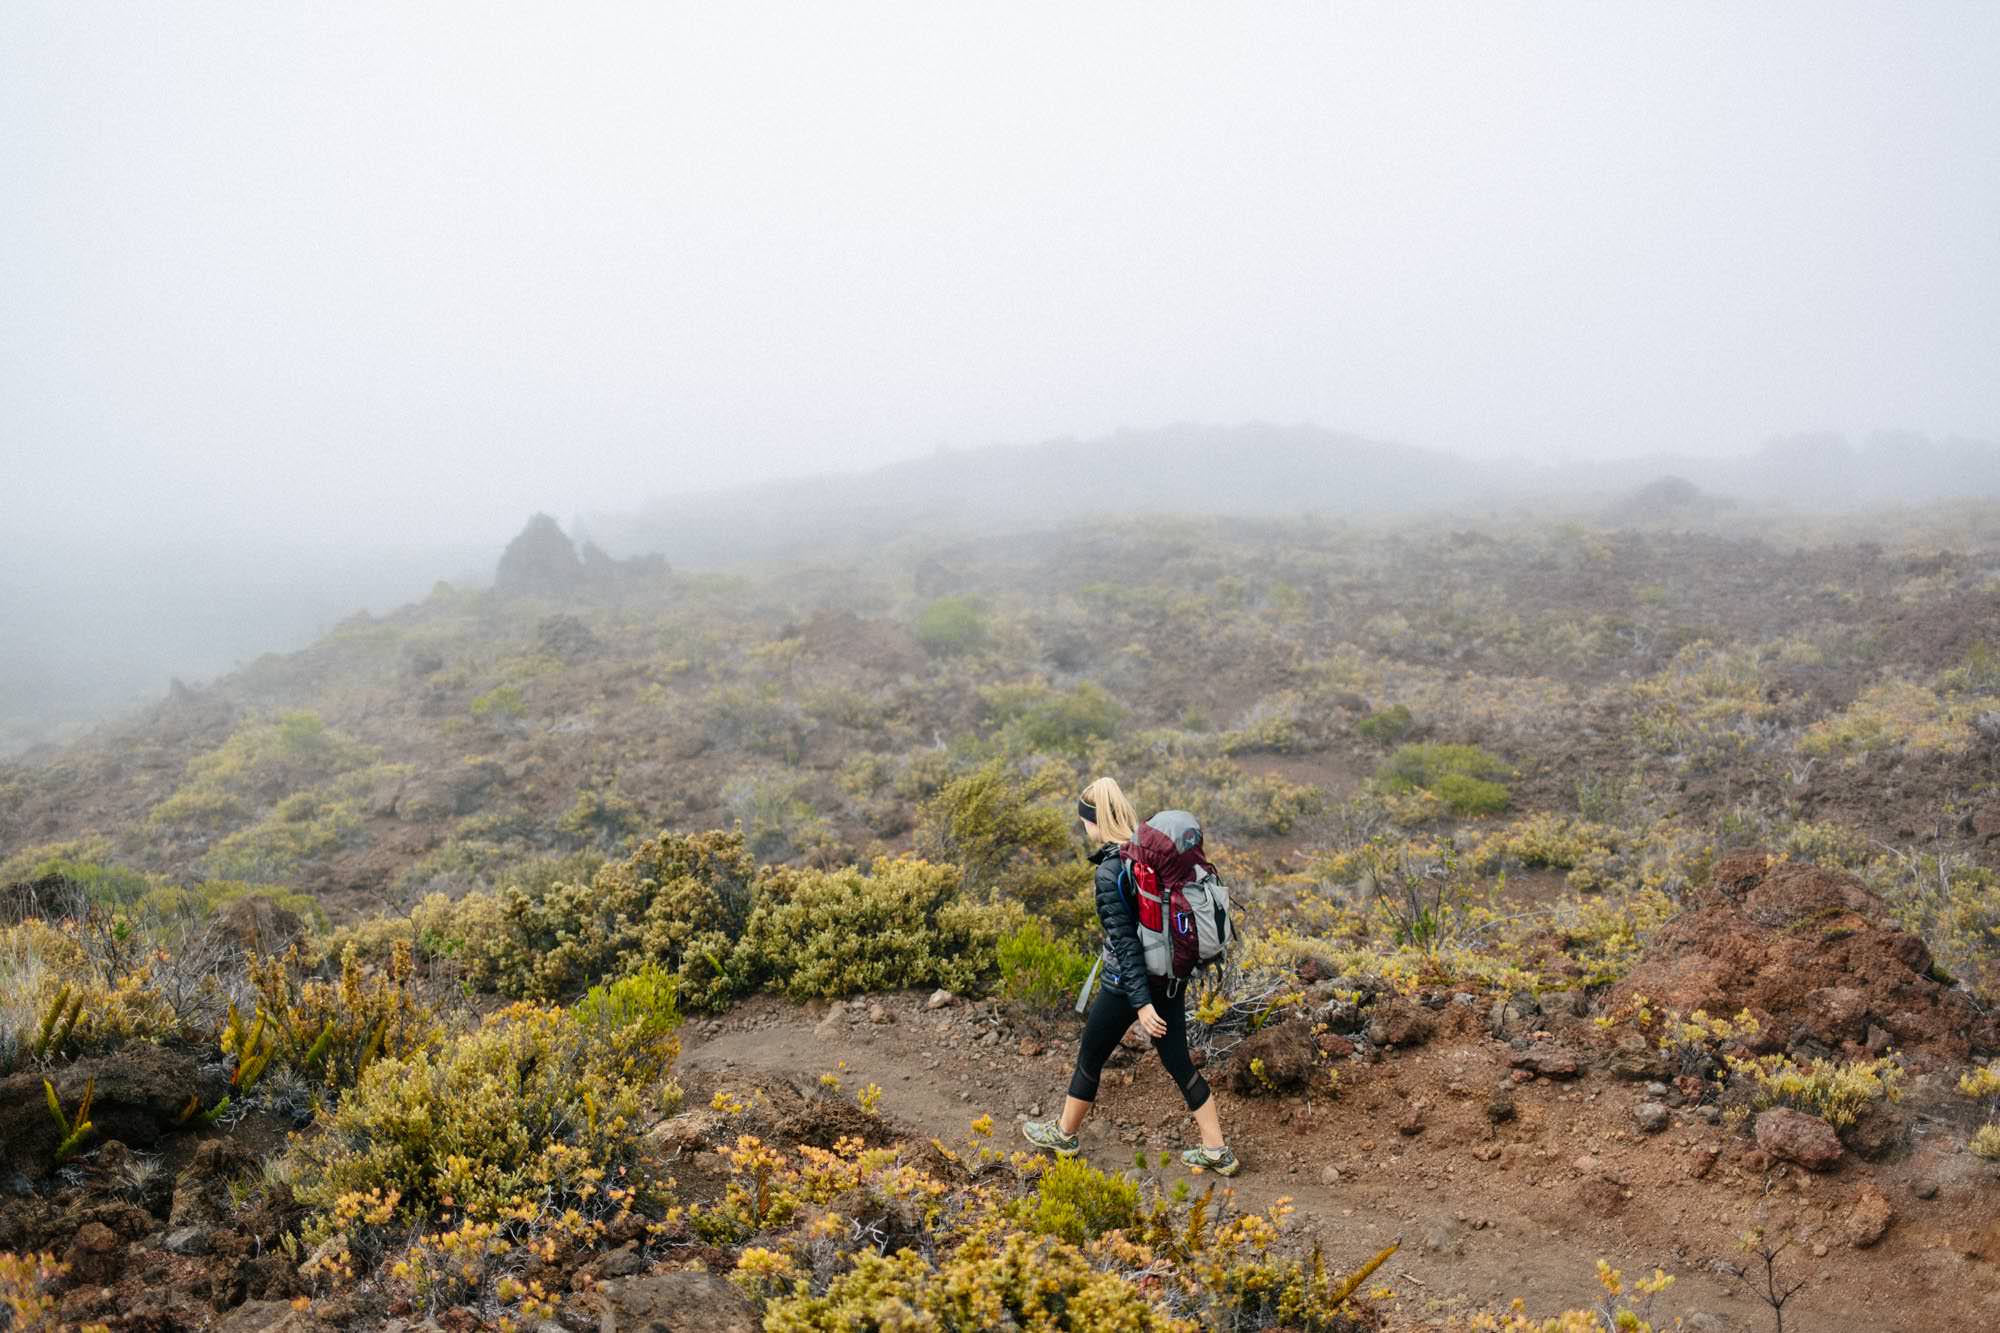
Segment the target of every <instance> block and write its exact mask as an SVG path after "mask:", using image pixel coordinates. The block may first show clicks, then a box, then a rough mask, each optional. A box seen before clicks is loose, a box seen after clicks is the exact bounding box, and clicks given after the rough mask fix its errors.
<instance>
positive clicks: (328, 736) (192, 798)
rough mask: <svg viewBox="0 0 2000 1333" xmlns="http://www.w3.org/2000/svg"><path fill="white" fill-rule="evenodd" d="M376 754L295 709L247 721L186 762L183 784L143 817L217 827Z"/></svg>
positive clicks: (360, 764)
mask: <svg viewBox="0 0 2000 1333" xmlns="http://www.w3.org/2000/svg"><path fill="white" fill-rule="evenodd" d="M373 758H374V753H373V752H372V751H371V750H370V749H369V748H368V747H367V746H364V745H361V744H360V743H358V742H356V741H353V740H351V739H349V738H348V737H346V736H343V735H341V734H340V733H339V732H337V731H334V730H333V729H332V728H330V727H328V726H327V725H326V723H325V721H323V720H322V719H321V718H320V716H319V715H318V714H317V713H313V712H309V711H305V710H295V711H292V712H286V713H280V714H278V715H277V716H276V717H274V718H271V719H268V720H261V721H254V722H247V723H245V724H243V725H242V726H240V727H238V728H237V729H236V730H235V731H234V732H232V733H231V734H230V737H229V739H228V740H226V741H224V742H223V743H222V745H221V746H220V747H218V748H216V749H214V750H211V751H209V752H208V753H207V754H203V755H198V756H196V757H195V758H194V759H191V760H189V761H188V766H187V773H186V777H185V780H184V781H183V782H182V783H181V786H180V787H179V788H178V789H177V790H175V792H174V793H173V794H172V795H171V796H169V797H168V798H167V799H166V800H164V801H162V802H160V804H158V805H157V806H154V807H153V810H152V812H151V813H150V814H149V815H148V816H147V820H148V822H149V823H152V824H154V825H156V826H171V827H191V828H207V829H220V828H226V827H228V826H229V825H230V824H233V823H236V822H238V821H240V820H242V819H245V818H248V817H249V816H250V815H252V814H253V813H254V812H255V811H256V810H257V809H259V808H261V807H263V806H266V805H268V804H270V803H272V802H275V801H277V800H278V799H280V798H281V797H283V796H285V795H287V794H290V793H292V792H296V791H299V790H301V789H303V788H306V787H310V786H314V785H316V784H319V783H323V782H325V781H327V780H329V779H331V778H334V777H337V776H339V775H340V774H342V773H347V772H351V771H353V770H354V769H358V768H361V767H363V766H364V765H366V764H368V763H369V762H371V761H372V760H373Z"/></svg>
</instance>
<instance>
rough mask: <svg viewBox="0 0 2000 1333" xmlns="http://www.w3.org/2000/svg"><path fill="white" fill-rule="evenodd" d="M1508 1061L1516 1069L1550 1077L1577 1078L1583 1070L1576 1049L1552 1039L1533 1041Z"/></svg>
mask: <svg viewBox="0 0 2000 1333" xmlns="http://www.w3.org/2000/svg"><path fill="white" fill-rule="evenodd" d="M1507 1063H1508V1064H1510V1065H1512V1066H1513V1067H1514V1068H1515V1069H1516V1070H1520V1071H1523V1072H1526V1073H1532V1074H1541V1075H1544V1076H1546V1077H1548V1078H1575V1077H1576V1076H1577V1075H1578V1074H1579V1073H1581V1072H1582V1070H1583V1065H1582V1063H1581V1062H1580V1061H1579V1060H1578V1059H1577V1058H1576V1052H1575V1051H1572V1050H1570V1049H1569V1048H1568V1047H1566V1046H1558V1045H1557V1044H1556V1043H1554V1042H1552V1041H1538V1042H1534V1043H1531V1044H1530V1045H1529V1047H1528V1049H1527V1050H1525V1051H1516V1052H1514V1054H1513V1055H1512V1056H1510V1057H1509V1058H1508V1060H1507Z"/></svg>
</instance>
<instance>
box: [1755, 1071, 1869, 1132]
mask: <svg viewBox="0 0 2000 1333" xmlns="http://www.w3.org/2000/svg"><path fill="white" fill-rule="evenodd" d="M1729 1065H1730V1069H1731V1070H1732V1072H1734V1073H1736V1074H1738V1075H1748V1076H1749V1078H1750V1079H1751V1080H1752V1082H1753V1084H1754V1091H1753V1092H1752V1094H1751V1101H1752V1103H1753V1104H1754V1105H1756V1106H1757V1107H1759V1108H1762V1107H1768V1106H1789V1107H1791V1108H1792V1109H1794V1110H1798V1111H1804V1112H1806V1113H1808V1114H1810V1115H1816V1116H1818V1117H1819V1118H1820V1119H1822V1120H1824V1121H1826V1123H1828V1124H1829V1125H1832V1126H1833V1127H1834V1128H1836V1129H1840V1128H1844V1127H1845V1126H1848V1125H1851V1124H1853V1123H1854V1121H1855V1119H1856V1118H1857V1117H1858V1116H1859V1115H1860V1114H1861V1112H1862V1110H1863V1108H1865V1107H1866V1106H1867V1105H1868V1103H1870V1102H1872V1101H1879V1100H1882V1099H1884V1098H1886V1099H1888V1100H1889V1101H1894V1100H1896V1099H1897V1098H1898V1097H1899V1096H1901V1093H1900V1091H1899V1085H1900V1084H1901V1083H1902V1079H1903V1067H1902V1066H1901V1065H1899V1064H1896V1063H1895V1062H1894V1061H1890V1060H1856V1061H1852V1062H1849V1061H1844V1060H1841V1061H1835V1060H1814V1061H1813V1062H1812V1063H1811V1064H1810V1065H1809V1066H1807V1067H1806V1068H1803V1069H1801V1068H1800V1067H1799V1066H1798V1065H1797V1064H1795V1063H1794V1062H1793V1061H1792V1059H1791V1057H1789V1056H1784V1055H1766V1056H1761V1057H1758V1058H1757V1059H1754V1060H1731V1061H1730V1062H1729Z"/></svg>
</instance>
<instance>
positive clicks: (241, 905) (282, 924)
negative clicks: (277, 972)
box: [216, 893, 306, 956]
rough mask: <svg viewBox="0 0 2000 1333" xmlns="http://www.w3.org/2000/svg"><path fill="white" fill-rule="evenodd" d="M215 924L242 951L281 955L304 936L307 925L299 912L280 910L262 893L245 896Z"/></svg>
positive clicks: (227, 909)
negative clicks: (242, 949)
mask: <svg viewBox="0 0 2000 1333" xmlns="http://www.w3.org/2000/svg"><path fill="white" fill-rule="evenodd" d="M216 923H217V924H218V925H220V926H221V927H222V928H223V929H224V930H226V931H228V932H229V934H230V937H231V938H232V939H234V940H235V941H236V942H237V943H238V944H239V945H241V946H242V947H243V948H245V949H248V950H251V951H253V952H256V953H260V954H264V955H267V956H268V955H271V954H281V953H283V952H284V951H285V950H286V949H289V948H290V947H291V946H292V942H293V941H295V940H298V939H301V938H303V937H304V935H305V933H306V923H305V922H304V921H303V920H301V919H300V918H299V914H298V913H297V912H294V911H292V910H291V909H290V908H288V907H280V906H279V905H278V904H277V903H276V902H274V901H273V900H272V899H270V898H268V897H266V896H265V895H263V894H261V893H246V894H244V895H243V896H242V897H241V898H238V899H236V900H235V901H234V902H231V903H230V904H229V905H228V906H226V907H224V908H223V909H222V911H221V912H220V913H218V914H217V917H216Z"/></svg>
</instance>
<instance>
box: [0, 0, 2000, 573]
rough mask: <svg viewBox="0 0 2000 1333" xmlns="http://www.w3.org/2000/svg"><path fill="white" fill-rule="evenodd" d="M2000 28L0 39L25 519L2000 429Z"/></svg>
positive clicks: (917, 13) (243, 8)
mask: <svg viewBox="0 0 2000 1333" xmlns="http://www.w3.org/2000/svg"><path fill="white" fill-rule="evenodd" d="M1996 371H2000V5H1993V4H1986V3H1979V4H1974V3H1965V4H1960V3H1948V2H1946V0H1932V2H1930V3H1923V4H1904V3H1883V4H1871V5H1850V4H1836V3H1829V2H1828V0H1812V2H1811V3H1803V4H1782V3H1769V2H1768V0H1760V3H1757V4H1754V5H1752V4H1740V3H1731V4H1716V5H1702V4H1690V3H1674V4H1663V3H1649V4H1615V3H1606V2H1605V0H1591V2H1590V3H1583V4H1569V5H1544V6H1529V5H1505V6H1501V5H1492V4H1477V5H1473V4H1465V5H1448V6H1433V5H1426V4H1416V3H1409V2H1408V0H1399V3H1396V4H1393V5H1391V4H1380V5H1370V6H1354V7H1349V6H1344V5H1334V6H1326V5H1318V4H1314V5H1303V4H1301V5H1255V4H1240V3H1230V4H1210V5H1201V6H1194V5H1178V4H1165V3H1146V4H1135V5H1102V4H1080V3H1074V2H1073V0H1072V2H1069V3H1062V4H1056V5H1049V6H1040V5H1032V4H1026V3H1019V2H1017V0H1009V3H1005V4H987V5H971V4H951V3H939V0H922V2H921V3H915V4H910V5H907V6H902V5H898V6H889V5H864V4H854V3H838V4H832V3H824V2H823V0H811V2H808V3H799V4H788V5H763V4H751V3H744V2H743V0H727V2H726V3H716V4H701V5H696V4H674V3H645V4H636V3H635V4H632V5H627V6H603V7H598V6H586V5H582V4H576V3H563V4H550V5H546V6H535V7H516V6H508V5H501V4H495V3H492V2H491V0H480V2H479V3H470V4H465V5H443V4H407V5H406V4H389V3H379V4H339V5H324V4H316V5H305V4H282V3H279V4H252V3H247V2H246V3H239V4H231V5H221V6H209V5H193V4H171V5H169V4H157V5H136V4H131V3H126V2H124V0H119V2H117V3H108V4H87V3H81V2H80V0H54V2H53V3H39V2H35V0H7V2H6V3H5V4H3V5H0V460H3V461H4V464H5V467H4V470H0V497H4V498H0V521H6V522H9V523H12V524H14V525H15V526H16V530H17V531H20V530H22V529H23V528H25V529H26V530H29V531H38V530H46V531H54V530H58V529H60V530H63V531H66V532H68V533H71V534H79V533H82V534H88V533H92V532H96V531H108V530H117V531H120V532H123V533H133V532H151V531H155V530H164V529H170V528H174V527H179V528H182V529H183V530H185V529H187V528H189V527H216V528H226V529H230V530H235V529H238V528H241V529H243V530H246V531H254V532H259V533H263V534H288V535H296V536H300V537H307V538H340V539H359V540H364V541H384V540H397V539H400V540H404V541H415V542H424V541H429V540H432V539H436V540H447V539H455V538H459V537H465V536H491V537H494V538H496V539H504V537H505V535H507V534H508V533H510V532H511V531H512V530H513V529H514V528H515V527H517V526H518V524H519V522H520V520H521V518H522V517H523V516H524V515H525V514H526V513H527V512H528V511H530V510H532V509H536V508H544V509H548V510H551V511H553V512H555V513H558V514H567V513H571V512H575V511H577V510H583V509H601V508H617V507H621V506H623V505H624V504H627V503H630V502H634V501H637V500H639V499H642V498H644V497H646V496H649V495H654V494H660V493H665V492H670V491H678V490H687V489H692V488H705V487H711V486H716V485H721V484H727V483H731V482H734V481H740V480H750V479H755V478H760V477H767V476H772V475H779V474H790V473H797V472H801V471H818V470H825V469H829V468H835V467H847V466H853V465H861V464H872V463H877V462H882V461H887V460H889V459H892V458H896V457H902V456H907V455H909V454H912V453H922V452H927V451H929V450H931V449H933V448H936V447H937V446H939V445H940V444H945V445H952V446H969V445H978V444H983V443H988V442H993V441H1018V442H1029V441H1035V440H1039V439H1043V438H1047V437H1050V436H1057V435H1072V434H1073V435H1079V436H1087V435H1091V434H1095V433H1099V432H1103V431H1108V430H1111V429H1114V428H1117V427H1120V426H1141V427H1143V426H1151V425H1158V424H1162V423H1166V422H1173V421H1183V420H1195V421H1210V422H1217V423H1234V422H1241V421H1246V420H1252V419H1261V420H1267V421H1276V422H1299V421H1311V422H1316V423H1320V424H1323V425H1326V426H1329V427H1333V428H1336V429H1343V430H1352V431H1357V432H1361V433H1366V434H1373V435H1379V436H1382V437H1387V438H1394V439H1399V440H1402V441H1405V442H1409V443H1418V444H1430V445H1437V446H1441V447H1445V448H1450V449H1454V450H1459V451H1463V452H1467V453H1478V454H1525V455H1528V456H1532V457H1537V458H1546V457H1551V456H1557V455H1560V454H1561V453H1563V452H1564V451H1567V452H1568V453H1570V454H1573V455H1597V454H1623V453H1633V452H1644V451H1652V450H1656V449H1681V450H1688V451H1693V452H1702V453H1720V452H1740V451H1745V450H1748V449H1751V448H1754V447H1755V446H1756V445H1757V444H1758V443H1759V442H1760V441H1761V440H1762V439H1764V438H1765V437H1767V436H1769V435H1772V434H1774V433H1781V432H1791V431H1795V430H1809V429H1838V430H1846V431H1850V432H1855V433H1860V432H1865V431H1868V430H1871V429H1874V428H1878V427H1891V426H1895V427H1909V428H1914V429H1918V430H1925V431H1931V432H1935V433H1966V434H1974V435H1982V436H2000V373H1996Z"/></svg>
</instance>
